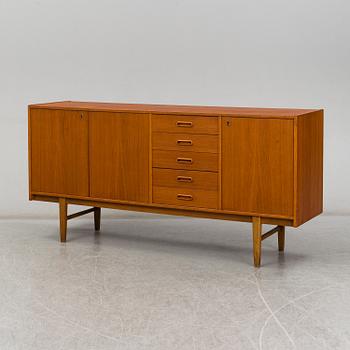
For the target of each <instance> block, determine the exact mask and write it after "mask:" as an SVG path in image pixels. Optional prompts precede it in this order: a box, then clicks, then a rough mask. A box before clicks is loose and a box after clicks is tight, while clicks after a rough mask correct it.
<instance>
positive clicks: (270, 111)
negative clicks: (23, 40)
mask: <svg viewBox="0 0 350 350" xmlns="http://www.w3.org/2000/svg"><path fill="white" fill-rule="evenodd" d="M30 107H35V108H54V109H72V110H74V109H77V110H89V111H112V112H129V113H154V114H181V115H208V116H212V117H214V118H216V117H218V116H220V115H222V116H232V115H235V116H245V117H260V118H265V117H267V118H274V117H275V118H293V117H296V116H298V115H302V114H306V113H310V112H312V111H317V110H318V109H302V108H256V107H220V106H186V105H159V104H136V103H135V104H130V103H105V102H79V101H60V102H51V103H41V104H34V105H30Z"/></svg>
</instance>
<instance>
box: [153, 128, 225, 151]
mask: <svg viewBox="0 0 350 350" xmlns="http://www.w3.org/2000/svg"><path fill="white" fill-rule="evenodd" d="M218 144H219V137H218V136H217V135H195V134H191V135H189V134H182V133H181V134H178V133H176V134H167V133H161V132H154V133H153V134H152V147H153V149H163V150H165V149H167V150H174V151H192V152H209V153H218V148H219V145H218Z"/></svg>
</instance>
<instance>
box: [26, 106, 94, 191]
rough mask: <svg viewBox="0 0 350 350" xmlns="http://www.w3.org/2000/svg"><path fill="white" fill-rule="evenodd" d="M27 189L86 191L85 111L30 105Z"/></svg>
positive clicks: (87, 181) (87, 173)
mask: <svg viewBox="0 0 350 350" xmlns="http://www.w3.org/2000/svg"><path fill="white" fill-rule="evenodd" d="M30 115H31V116H30V129H31V148H30V159H31V191H37V192H51V193H61V194H74V195H81V196H88V195H89V178H88V175H89V166H88V116H87V112H79V111H65V110H47V109H31V111H30Z"/></svg>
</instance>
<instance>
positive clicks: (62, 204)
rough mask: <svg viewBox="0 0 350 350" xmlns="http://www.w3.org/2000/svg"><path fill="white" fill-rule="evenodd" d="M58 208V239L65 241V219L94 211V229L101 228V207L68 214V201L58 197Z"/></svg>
mask: <svg viewBox="0 0 350 350" xmlns="http://www.w3.org/2000/svg"><path fill="white" fill-rule="evenodd" d="M59 208H60V241H61V242H65V241H66V239H67V221H68V220H71V219H74V218H77V217H79V216H82V215H85V214H89V213H92V212H93V213H94V223H95V230H96V231H99V230H100V228H101V208H99V207H93V208H89V209H86V210H82V211H79V212H77V213H74V214H70V215H68V214H67V212H68V202H67V199H66V198H60V199H59Z"/></svg>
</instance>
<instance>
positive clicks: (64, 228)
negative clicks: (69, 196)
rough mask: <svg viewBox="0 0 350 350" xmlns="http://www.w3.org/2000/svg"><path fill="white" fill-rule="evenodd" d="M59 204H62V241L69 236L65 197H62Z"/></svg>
mask: <svg viewBox="0 0 350 350" xmlns="http://www.w3.org/2000/svg"><path fill="white" fill-rule="evenodd" d="M59 205H60V239H61V242H65V241H66V237H67V200H66V199H65V198H60V199H59Z"/></svg>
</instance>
